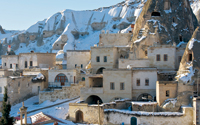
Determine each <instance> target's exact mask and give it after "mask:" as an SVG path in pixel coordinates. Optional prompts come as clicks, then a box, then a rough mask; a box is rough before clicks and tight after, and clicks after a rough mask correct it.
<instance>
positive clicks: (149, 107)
mask: <svg viewBox="0 0 200 125" xmlns="http://www.w3.org/2000/svg"><path fill="white" fill-rule="evenodd" d="M157 104H158V103H157V102H132V111H145V112H157V111H158V106H157Z"/></svg>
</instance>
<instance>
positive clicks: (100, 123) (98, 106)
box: [97, 100, 101, 125]
mask: <svg viewBox="0 0 200 125" xmlns="http://www.w3.org/2000/svg"><path fill="white" fill-rule="evenodd" d="M97 103H98V109H99V125H101V119H100V107H99V100H98V101H97Z"/></svg>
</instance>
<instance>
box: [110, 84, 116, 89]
mask: <svg viewBox="0 0 200 125" xmlns="http://www.w3.org/2000/svg"><path fill="white" fill-rule="evenodd" d="M114 89H115V83H113V82H111V83H110V90H114Z"/></svg>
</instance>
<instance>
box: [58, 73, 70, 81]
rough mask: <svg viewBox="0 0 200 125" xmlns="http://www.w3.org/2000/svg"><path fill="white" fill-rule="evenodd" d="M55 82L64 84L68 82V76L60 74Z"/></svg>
mask: <svg viewBox="0 0 200 125" xmlns="http://www.w3.org/2000/svg"><path fill="white" fill-rule="evenodd" d="M55 82H62V83H65V82H68V79H67V76H66V75H65V74H62V73H60V74H58V75H57V76H56V78H55Z"/></svg>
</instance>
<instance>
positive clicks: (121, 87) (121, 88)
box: [120, 82, 124, 90]
mask: <svg viewBox="0 0 200 125" xmlns="http://www.w3.org/2000/svg"><path fill="white" fill-rule="evenodd" d="M120 90H124V83H123V82H122V83H120Z"/></svg>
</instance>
